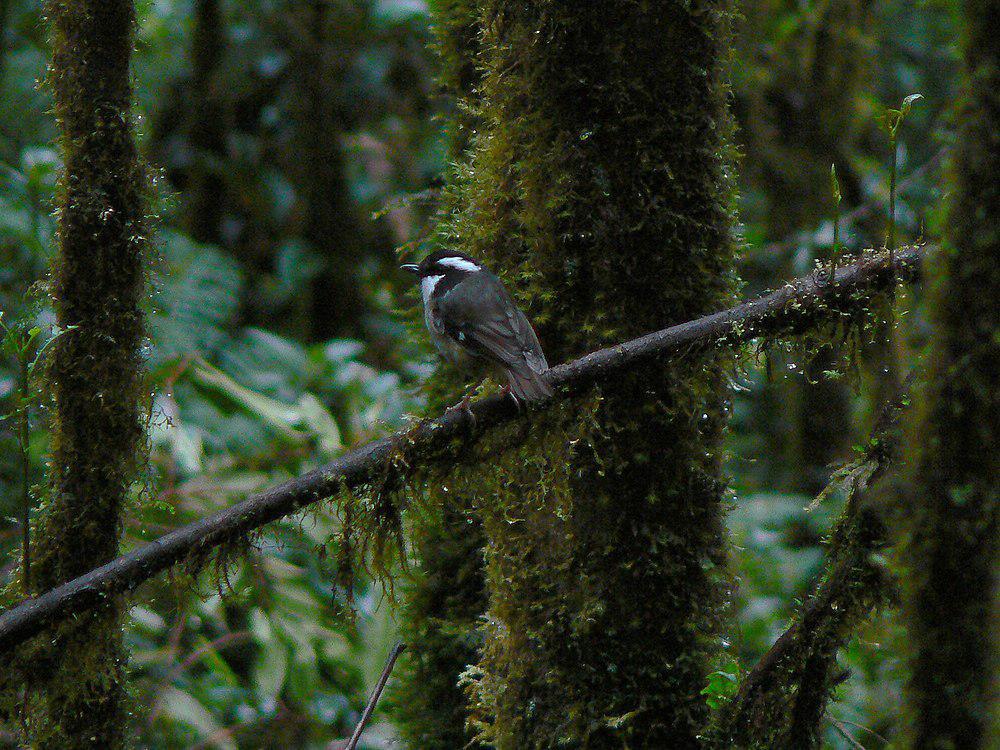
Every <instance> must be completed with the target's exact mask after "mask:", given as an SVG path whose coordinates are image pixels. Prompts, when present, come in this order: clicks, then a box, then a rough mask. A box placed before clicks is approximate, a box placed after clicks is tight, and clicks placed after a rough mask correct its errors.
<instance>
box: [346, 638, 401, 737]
mask: <svg viewBox="0 0 1000 750" xmlns="http://www.w3.org/2000/svg"><path fill="white" fill-rule="evenodd" d="M405 649H406V644H405V643H397V644H396V645H395V646H394V647H393V649H392V652H391V653H390V654H389V660H388V661H387V662H386V664H385V667H384V668H383V669H382V674H381V676H380V677H379V678H378V683H376V685H375V689H374V690H372V694H371V697H370V698H369V699H368V705H367V706H365V711H364V713H363V714H361V719H360V721H358V725H357V726H356V727H354V734H352V735H351V739H350V740H348V742H347V745H346V746H345V748H344V750H355V748H356V747H357V746H358V742H359V741H360V740H361V733H362V732H364V731H365V726H366V725H367V724H368V722H369V721H370V720H371V718H372V714H373V713H374V712H375V706H376V704H378V699H379V698H380V697H381V696H382V691H383V690H385V683H387V682H388V681H389V675H390V674H392V668H393V667H394V666H396V659H398V658H399V655H400V654H401V653H403V651H404V650H405Z"/></svg>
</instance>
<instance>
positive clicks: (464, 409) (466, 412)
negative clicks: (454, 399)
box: [448, 393, 476, 430]
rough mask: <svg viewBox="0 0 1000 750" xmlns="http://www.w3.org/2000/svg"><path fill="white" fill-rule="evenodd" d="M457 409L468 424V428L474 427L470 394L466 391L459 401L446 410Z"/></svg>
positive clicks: (474, 416) (474, 420) (472, 428)
mask: <svg viewBox="0 0 1000 750" xmlns="http://www.w3.org/2000/svg"><path fill="white" fill-rule="evenodd" d="M453 410H457V411H460V412H461V413H462V416H463V417H465V420H466V422H467V424H468V426H469V429H470V430H474V429H476V415H475V414H474V413H473V412H472V394H471V393H466V394H465V395H464V396H462V400H461V401H459V402H458V403H457V404H455V405H454V406H451V407H449V408H448V411H453Z"/></svg>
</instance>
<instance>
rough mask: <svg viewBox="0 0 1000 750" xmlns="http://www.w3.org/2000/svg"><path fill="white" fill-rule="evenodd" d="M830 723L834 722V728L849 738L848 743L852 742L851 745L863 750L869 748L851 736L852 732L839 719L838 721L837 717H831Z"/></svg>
mask: <svg viewBox="0 0 1000 750" xmlns="http://www.w3.org/2000/svg"><path fill="white" fill-rule="evenodd" d="M830 723H831V724H833V728H834V729H836V730H837V734H839V735H840V736H841V737H843V738H844V739H845V740H847V741H848V743H850V745H851V747H855V748H861V750H868V748H866V747H865V746H864V745H862V744H861V743H860V742H858V741H857V740H856V739H854V738H853V737H852V736H851V733H850V732H848V731H847V728H846V727H845V726H844V725H843V724H841V723H840V722H839V721H837V720H836V719H830Z"/></svg>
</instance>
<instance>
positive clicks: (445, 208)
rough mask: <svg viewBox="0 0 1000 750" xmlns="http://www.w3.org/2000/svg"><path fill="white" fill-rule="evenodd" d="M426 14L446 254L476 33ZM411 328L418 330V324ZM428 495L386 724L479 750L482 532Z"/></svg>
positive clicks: (468, 2) (437, 743) (446, 746)
mask: <svg viewBox="0 0 1000 750" xmlns="http://www.w3.org/2000/svg"><path fill="white" fill-rule="evenodd" d="M433 7H434V16H433V30H434V46H435V51H436V53H437V57H438V64H439V69H438V85H439V88H440V90H441V92H442V93H443V94H444V96H446V97H448V99H449V100H450V101H449V102H448V104H447V107H446V111H447V115H446V118H447V119H446V128H445V129H446V136H447V138H448V157H449V158H448V163H449V165H452V166H451V167H450V168H449V172H448V174H447V176H446V178H447V182H448V189H447V190H446V191H445V195H444V200H443V203H442V207H441V209H440V211H439V216H438V218H439V223H440V225H441V229H442V231H441V232H440V233H439V234H438V235H437V236H436V237H435V242H436V243H438V244H441V245H443V246H447V244H448V242H449V241H450V240H449V237H448V225H449V221H448V219H449V217H450V216H451V215H452V213H453V212H455V211H457V210H459V208H460V206H461V202H462V193H461V190H460V189H458V182H459V180H460V174H461V170H460V169H456V168H455V165H458V164H461V163H462V162H463V161H464V160H465V159H466V157H467V151H468V148H469V145H470V141H471V138H472V133H473V131H474V130H475V128H476V122H477V114H476V110H477V109H478V105H477V91H476V89H477V84H478V82H479V75H478V71H477V57H478V47H479V44H478V37H479V23H478V18H477V14H476V8H475V2H474V0H446V1H445V2H439V3H435V4H434V6H433ZM416 325H417V326H418V327H420V328H421V329H422V326H423V321H422V319H421V320H420V321H419V322H418V323H417V324H416ZM462 388H463V379H462V378H461V377H460V376H459V375H457V374H456V373H449V372H446V371H442V372H440V373H438V375H437V376H436V377H435V379H434V392H433V393H432V394H431V397H430V399H429V402H430V403H429V406H430V410H431V412H434V411H439V410H440V409H441V408H443V407H446V406H449V405H451V404H453V403H455V402H456V401H457V400H458V397H459V394H460V393H461V392H462ZM430 494H431V502H430V504H429V510H428V511H427V512H425V513H424V514H422V518H421V520H420V522H419V523H417V524H415V526H414V528H413V536H414V539H415V547H416V551H417V556H418V568H419V570H418V576H417V577H416V579H415V580H414V581H413V583H412V585H411V586H410V589H409V591H408V592H407V606H406V610H405V613H404V615H403V631H404V633H405V638H406V641H407V643H408V648H407V653H406V654H405V655H404V657H403V664H404V666H403V668H402V669H400V670H399V673H398V677H399V679H398V682H399V688H398V689H397V690H396V691H395V696H394V698H395V704H396V709H395V711H394V715H395V718H396V723H397V725H398V727H399V729H400V732H401V734H402V736H403V738H404V739H405V740H406V742H407V747H411V748H421V750H452V749H453V748H475V747H479V745H478V744H476V743H474V742H472V733H471V732H470V730H469V729H468V728H467V726H466V720H467V717H468V700H467V698H466V696H465V692H464V691H463V690H462V688H461V687H460V685H459V678H460V675H461V674H462V672H463V671H464V670H465V668H466V667H467V666H468V665H469V664H473V663H475V661H476V658H477V654H478V650H479V646H480V643H481V635H480V628H479V626H480V618H481V617H482V615H483V613H484V612H485V611H486V607H487V600H486V592H485V582H484V579H483V535H482V527H481V524H480V523H479V521H478V519H477V518H476V517H475V514H474V510H473V508H474V505H475V503H474V501H473V500H472V499H471V498H470V497H469V496H467V495H457V494H456V493H454V492H449V491H447V488H443V487H437V488H434V489H433V490H432V491H431V492H430ZM470 742H472V744H470Z"/></svg>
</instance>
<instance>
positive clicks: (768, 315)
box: [0, 247, 924, 650]
mask: <svg viewBox="0 0 1000 750" xmlns="http://www.w3.org/2000/svg"><path fill="white" fill-rule="evenodd" d="M923 255H924V249H923V248H920V247H909V248H903V249H901V250H900V251H899V252H897V253H896V254H895V259H894V264H895V266H894V267H893V268H890V266H889V260H888V257H887V256H886V255H885V254H884V253H882V254H878V255H876V254H872V255H871V256H869V257H865V258H862V259H861V260H859V261H858V262H856V263H854V264H852V265H848V266H844V267H842V268H838V269H837V270H836V272H835V273H834V274H833V275H832V278H831V274H830V273H829V272H826V273H817V274H813V275H810V276H807V277H803V278H800V279H796V280H795V281H791V282H789V283H787V284H785V285H784V286H783V287H782V288H781V289H779V290H777V291H775V292H772V293H770V294H767V295H764V296H762V297H759V298H757V299H755V300H753V301H751V302H746V303H743V304H741V305H737V306H736V307H732V308H729V309H728V310H723V311H721V312H717V313H714V314H712V315H707V316H705V317H703V318H698V319H697V320H692V321H689V322H687V323H681V324H680V325H676V326H672V327H670V328H665V329H663V330H661V331H656V332H655V333H650V334H647V335H646V336H642V337H641V338H637V339H633V340H631V341H626V342H623V343H621V344H617V345H615V346H612V347H608V348H607V349H602V350H600V351H597V352H594V353H593V354H588V355H586V356H584V357H581V358H580V359H577V360H574V361H572V362H569V363H567V364H563V365H559V366H557V367H554V368H552V369H551V370H549V371H548V373H546V379H547V380H548V381H549V383H551V384H552V385H553V386H555V387H556V388H557V391H556V395H555V396H554V397H553V398H556V399H558V398H565V397H566V396H568V395H573V394H578V393H581V392H583V391H585V390H586V389H587V388H588V387H589V386H591V385H593V384H594V383H598V382H608V381H610V380H611V379H612V378H613V377H614V376H616V375H618V374H619V373H621V372H625V371H628V370H631V369H632V368H634V367H636V366H638V365H640V364H649V363H652V362H655V361H656V360H657V359H663V358H666V357H668V356H685V355H689V354H691V353H693V352H695V351H697V350H699V349H704V348H707V347H710V346H713V345H724V346H727V347H734V346H738V345H741V344H744V343H746V342H749V341H752V340H753V339H755V338H758V337H761V336H764V335H767V334H774V333H776V332H791V333H793V334H794V333H796V332H799V331H801V330H804V329H808V328H810V327H811V326H814V325H815V323H816V318H817V317H818V318H823V317H824V316H825V315H827V314H830V313H836V311H838V310H841V309H853V308H856V307H857V304H858V302H857V297H858V295H859V294H867V293H869V292H874V291H876V290H878V289H885V288H886V287H887V286H888V285H891V284H893V283H894V281H895V280H905V279H908V278H913V277H914V275H915V274H916V273H917V270H918V267H919V265H920V261H921V258H922V257H923ZM470 411H471V413H472V415H473V417H474V419H471V420H470V419H469V417H468V415H467V413H466V412H465V411H464V410H461V409H450V410H448V411H446V412H445V413H444V414H442V415H441V416H440V417H438V418H437V419H434V420H427V421H425V422H423V423H421V424H420V425H418V426H417V427H416V428H411V429H410V430H408V431H402V432H399V433H396V434H394V435H390V436H388V437H385V438H381V439H379V440H375V441H373V442H370V443H367V444H366V445H363V446H361V447H359V448H355V449H354V450H351V451H348V452H347V453H345V454H344V455H343V456H341V457H340V458H338V459H337V460H335V461H333V462H332V463H330V464H327V465H326V466H323V467H321V468H318V469H314V470H313V471H311V472H308V473H307V474H304V475H302V476H300V477H297V478H294V479H291V480H289V481H287V482H283V483H282V484H279V485H276V486H275V487H272V488H271V489H269V490H265V491H264V492H261V493H258V494H256V495H252V496H251V497H249V498H247V499H246V500H244V501H242V502H240V503H237V504H236V505H234V506H232V507H230V508H226V509H225V510H222V511H219V512H217V513H214V514H212V515H210V516H208V517H206V518H203V519H201V520H199V521H195V522H194V523H191V524H188V525H187V526H183V527H181V528H179V529H176V530H175V531H172V532H170V533H169V534H166V535H164V536H163V537H161V538H159V539H157V540H156V541H154V542H150V543H149V544H147V545H145V546H144V547H141V548H139V549H136V550H133V551H132V552H129V553H128V554H126V555H122V556H120V557H117V558H115V559H114V560H111V561H110V562H108V563H106V564H105V565H102V566H101V567H99V568H96V569H94V570H92V571H90V572H88V573H85V574H84V575H82V576H80V577H79V578H76V579H74V580H72V581H69V582H67V583H64V584H62V585H60V586H58V587H56V588H55V589H52V590H51V591H47V592H46V593H44V594H42V595H40V596H38V597H36V598H34V599H29V600H27V601H24V602H22V603H20V604H18V605H17V606H15V607H13V608H12V609H9V610H8V611H6V612H4V613H3V614H2V615H0V650H7V649H10V648H11V647H12V646H15V645H16V644H18V643H21V642H22V641H24V640H26V639H27V638H30V637H31V636H33V635H36V634H38V633H40V632H41V631H42V630H43V629H44V628H45V627H46V626H47V625H49V624H50V623H53V622H57V621H60V620H64V619H67V618H70V617H73V616H74V615H76V614H78V613H79V612H81V611H83V610H86V609H89V608H91V607H93V606H95V605H96V604H98V603H99V602H100V601H103V600H106V599H107V598H108V597H111V596H115V595H117V594H122V593H126V592H129V591H133V590H135V589H136V587H138V586H139V585H140V584H141V583H142V582H143V581H146V580H148V579H150V578H152V577H153V576H155V575H156V574H157V573H159V572H161V571H163V570H166V569H168V568H170V567H171V566H173V565H174V564H176V563H178V562H180V561H182V560H184V559H186V558H188V557H191V556H194V557H198V556H201V555H204V554H205V553H207V552H208V551H210V550H211V549H213V548H215V547H217V546H219V545H222V544H224V543H225V542H227V541H231V540H234V539H237V538H241V537H244V536H245V535H247V534H248V533H249V532H251V531H253V530H255V529H259V528H261V527H262V526H264V525H266V524H268V523H270V522H272V521H276V520H278V519H279V518H282V517H284V516H287V515H289V514H291V513H295V512H296V511H298V510H300V509H302V508H304V507H306V506H308V505H311V504H313V503H315V502H317V501H319V500H322V499H324V498H327V497H330V496H332V495H334V494H336V493H338V492H340V491H343V490H345V489H348V490H350V489H354V488H358V487H361V486H364V485H366V484H370V483H372V482H373V481H375V480H377V479H378V478H379V477H380V476H383V475H384V474H385V472H386V471H387V470H388V468H389V467H391V466H393V465H397V464H399V463H402V464H403V465H406V466H409V467H418V466H429V465H432V464H434V463H446V462H449V461H451V460H453V456H452V454H451V453H449V452H448V450H447V449H448V446H449V445H450V444H451V443H452V441H453V440H454V439H455V438H462V439H464V440H466V441H468V440H471V439H474V438H476V437H477V436H480V435H482V434H484V433H487V432H489V431H490V430H491V429H492V428H494V427H496V426H497V425H501V424H504V423H508V422H511V421H513V420H515V419H518V418H519V417H521V416H522V412H521V410H520V409H519V407H518V405H517V404H515V403H514V402H513V401H512V400H511V399H510V398H509V397H506V396H503V395H500V394H497V395H493V396H488V397H486V398H483V399H481V400H479V401H476V402H474V403H473V404H472V406H471V409H470ZM470 423H471V424H470Z"/></svg>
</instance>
